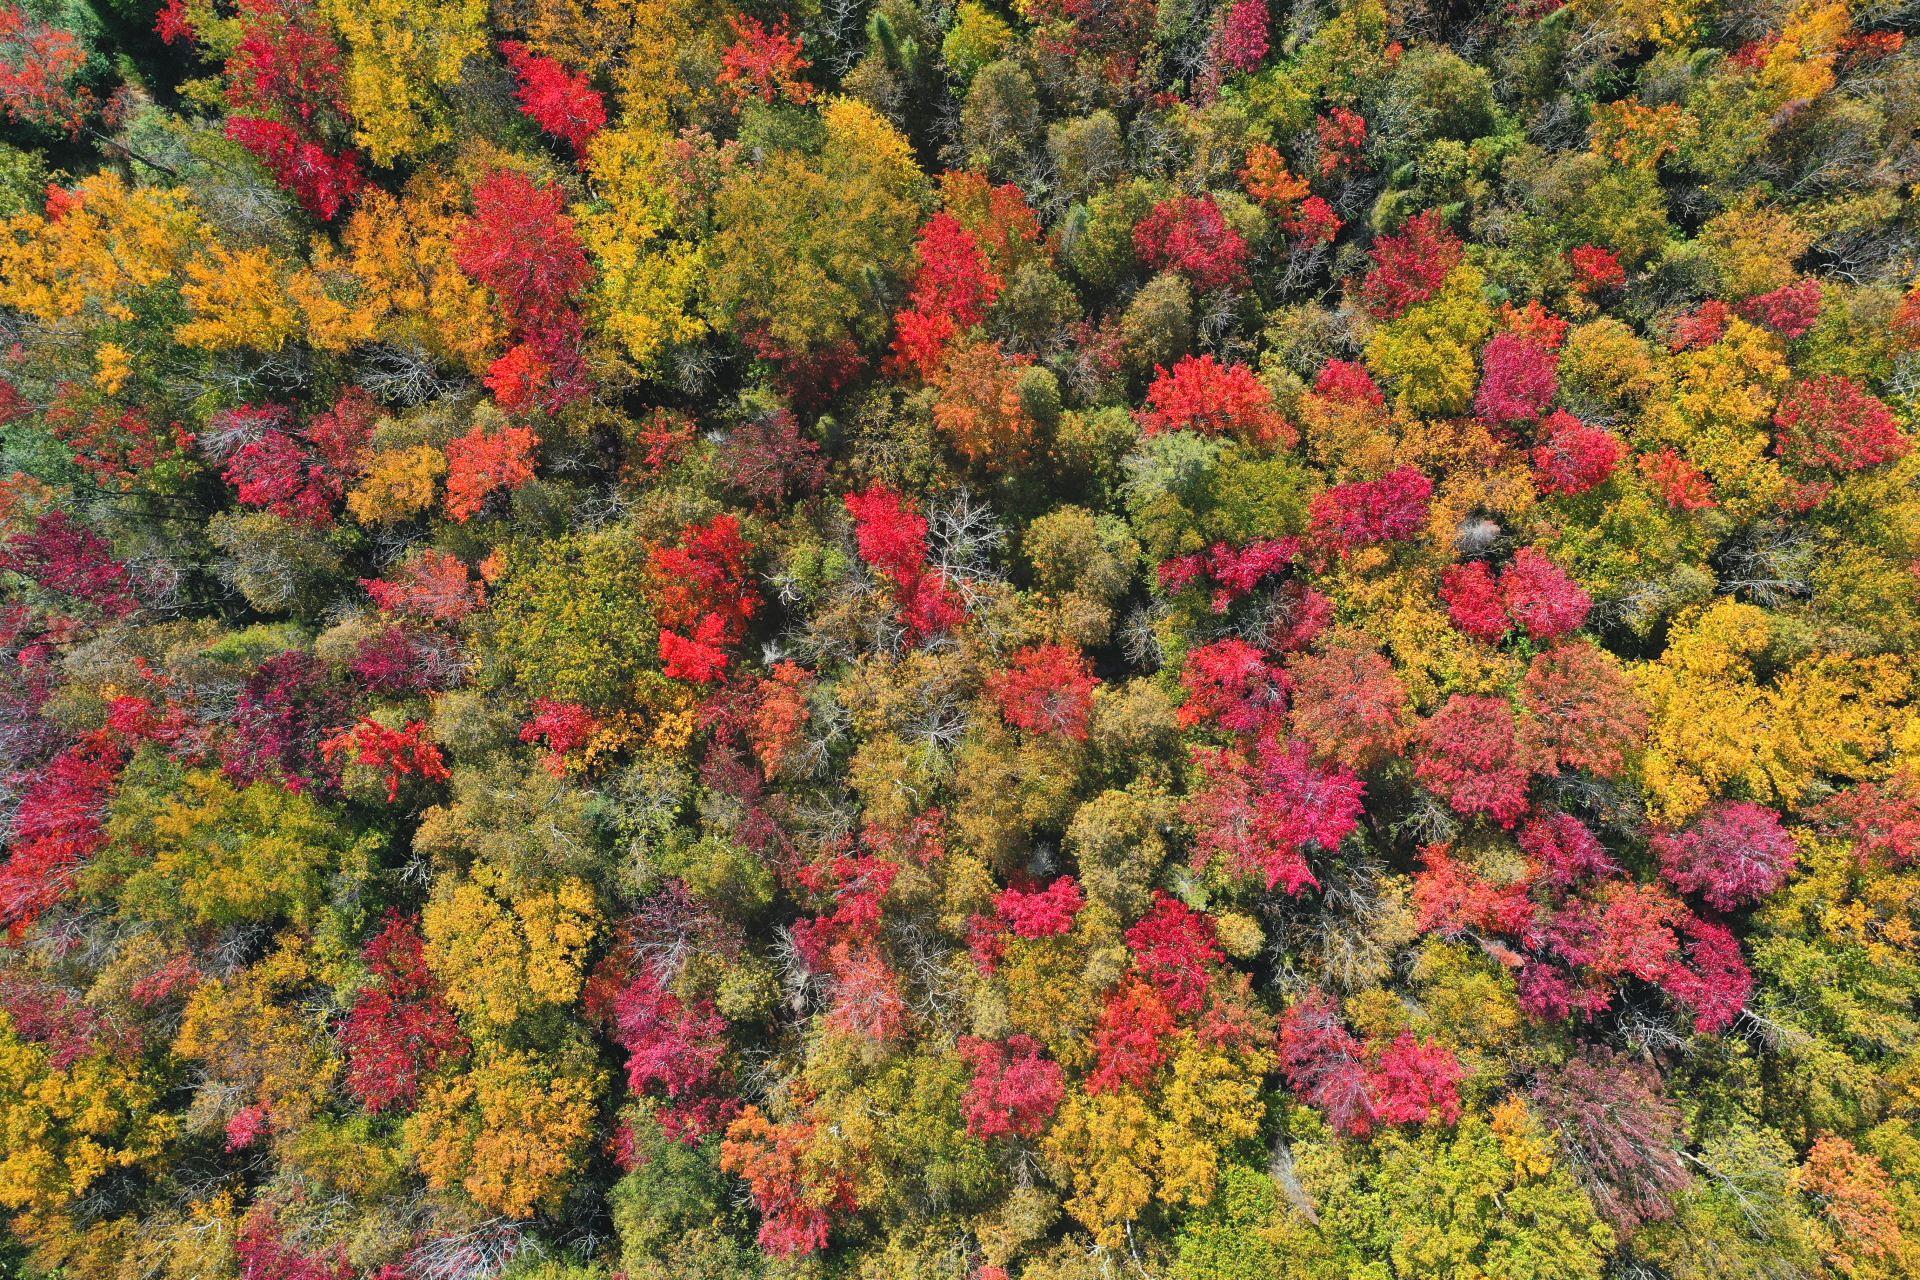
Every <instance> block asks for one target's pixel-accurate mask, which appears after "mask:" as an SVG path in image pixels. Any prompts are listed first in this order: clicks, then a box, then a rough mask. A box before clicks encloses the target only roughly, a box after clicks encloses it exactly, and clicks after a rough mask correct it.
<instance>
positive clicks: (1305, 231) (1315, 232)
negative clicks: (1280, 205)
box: [1280, 196, 1346, 245]
mask: <svg viewBox="0 0 1920 1280" xmlns="http://www.w3.org/2000/svg"><path fill="white" fill-rule="evenodd" d="M1345 225H1346V223H1345V221H1344V220H1343V219H1342V218H1341V217H1340V215H1339V214H1337V213H1335V212H1334V210H1333V206H1332V205H1330V204H1328V203H1327V202H1326V201H1325V200H1323V199H1321V198H1320V197H1319V196H1308V197H1307V198H1306V199H1304V200H1302V201H1301V202H1300V203H1299V205H1298V206H1296V207H1295V208H1293V209H1292V210H1290V211H1288V212H1286V213H1283V214H1281V215H1280V229H1281V230H1282V231H1285V232H1286V233H1287V234H1288V235H1290V236H1292V237H1293V238H1294V239H1296V240H1298V241H1300V242H1301V243H1302V244H1304V245H1317V244H1332V243H1333V239H1334V237H1335V236H1337V235H1339V234H1340V228H1341V227H1343V226H1345Z"/></svg>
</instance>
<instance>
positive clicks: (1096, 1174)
mask: <svg viewBox="0 0 1920 1280" xmlns="http://www.w3.org/2000/svg"><path fill="white" fill-rule="evenodd" d="M1272 1068H1273V1059H1272V1056H1271V1055H1270V1054H1269V1053H1268V1052H1267V1051H1266V1050H1264V1049H1259V1048H1250V1047H1248V1046H1246V1045H1245V1044H1244V1043H1243V1044H1239V1045H1237V1046H1234V1047H1228V1046H1227V1045H1223V1044H1218V1043H1213V1042H1210V1041H1209V1040H1207V1039H1206V1038H1204V1037H1202V1036H1201V1035H1200V1034H1199V1033H1198V1032H1196V1031H1193V1030H1191V1029H1189V1030H1184V1031H1181V1032H1180V1033H1179V1034H1178V1035H1177V1036H1175V1037H1174V1039H1173V1041H1172V1044H1171V1053H1170V1055H1169V1062H1168V1065H1167V1067H1166V1068H1164V1070H1165V1073H1166V1079H1165V1082H1164V1084H1162V1085H1161V1086H1160V1088H1159V1089H1158V1090H1157V1092H1156V1094H1155V1095H1152V1096H1149V1095H1143V1094H1142V1093H1140V1092H1139V1091H1138V1090H1135V1089H1132V1088H1125V1087H1123V1088H1120V1089H1117V1090H1114V1091H1112V1092H1104V1093H1093V1092H1074V1093H1071V1094H1070V1095H1069V1096H1068V1099H1067V1101H1066V1103H1065V1104H1064V1105H1062V1107H1061V1108H1060V1112H1059V1114H1058V1115H1057V1116H1056V1117H1055V1118H1054V1122H1053V1127H1052V1128H1051V1129H1050V1130H1049V1131H1048V1133H1047V1136H1046V1138H1045V1139H1044V1141H1043V1144H1042V1148H1041V1154H1042V1157H1043V1158H1044V1159H1045V1160H1046V1162H1047V1164H1048V1166H1049V1169H1050V1172H1051V1173H1052V1176H1053V1177H1054V1178H1055V1179H1056V1180H1057V1181H1058V1182H1060V1183H1061V1184H1063V1185H1064V1186H1066V1187H1068V1188H1070V1189H1071V1191H1072V1193H1073V1194H1072V1195H1071V1196H1070V1197H1068V1199H1067V1201H1066V1209H1067V1212H1068V1213H1070V1214H1072V1215H1073V1216H1074V1217H1075V1218H1077V1219H1079V1220H1080V1222H1081V1224H1082V1225H1084V1226H1085V1227H1086V1228H1087V1230H1088V1231H1089V1232H1091V1233H1092V1234H1093V1238H1094V1240H1095V1242H1096V1243H1098V1244H1101V1245H1104V1246H1106V1247H1107V1248H1119V1247H1121V1246H1122V1245H1123V1244H1124V1243H1125V1242H1126V1239H1127V1234H1126V1230H1127V1224H1128V1223H1129V1222H1131V1221H1132V1220H1133V1219H1134V1218H1136V1217H1138V1216H1139V1214H1140V1212H1141V1211H1142V1210H1143V1209H1145V1208H1146V1207H1147V1205H1148V1204H1149V1203H1150V1202H1152V1201H1154V1200H1158V1201H1160V1202H1161V1203H1162V1204H1165V1205H1169V1206H1176V1207H1177V1206H1186V1207H1194V1206H1198V1205H1202V1204H1205V1203H1206V1202H1207V1201H1208V1200H1210V1199H1212V1197H1213V1191H1214V1186H1215V1184H1216V1182H1217V1181H1218V1179H1219V1173H1220V1153H1221V1152H1222V1151H1224V1150H1225V1149H1226V1148H1228V1147H1230V1146H1232V1145H1233V1144H1234V1143H1236V1142H1243V1141H1245V1140H1247V1139H1249V1138H1251V1137H1253V1136H1255V1135H1256V1134H1257V1133H1258V1132H1259V1131H1260V1121H1261V1119H1262V1118H1263V1117H1264V1116H1265V1114H1266V1106H1265V1104H1264V1103H1263V1102H1262V1101H1261V1100H1260V1088H1261V1081H1262V1079H1263V1078H1264V1077H1265V1076H1266V1074H1267V1073H1268V1072H1269V1071H1271V1070H1272Z"/></svg>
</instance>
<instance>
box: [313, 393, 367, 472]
mask: <svg viewBox="0 0 1920 1280" xmlns="http://www.w3.org/2000/svg"><path fill="white" fill-rule="evenodd" d="M379 416H380V406H378V405H377V404H375V403H374V402H373V397H372V396H370V395H368V394H367V393H366V392H364V391H362V390H361V389H360V388H358V387H350V388H348V389H347V390H346V391H344V392H342V393H341V395H340V398H339V399H338V400H336V401H334V402H333V407H332V408H330V409H328V410H327V411H326V412H324V413H321V414H319V415H317V416H316V417H314V418H313V420H312V421H310V422H308V423H307V430H306V437H307V444H308V445H310V446H311V447H312V448H313V451H314V452H315V453H317V454H319V455H320V458H321V460H322V461H323V462H325V463H326V464H327V466H328V467H330V468H332V469H333V470H334V471H335V472H336V473H338V474H339V475H340V476H342V477H352V476H357V475H359V474H360V473H361V472H363V471H364V470H366V461H367V453H368V451H369V449H370V447H371V446H372V443H373V424H374V422H375V421H376V420H378V418H379Z"/></svg>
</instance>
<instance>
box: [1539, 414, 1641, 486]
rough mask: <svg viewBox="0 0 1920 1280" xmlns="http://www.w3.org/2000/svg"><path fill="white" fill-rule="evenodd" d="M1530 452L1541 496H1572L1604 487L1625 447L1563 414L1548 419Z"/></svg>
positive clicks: (1600, 429)
mask: <svg viewBox="0 0 1920 1280" xmlns="http://www.w3.org/2000/svg"><path fill="white" fill-rule="evenodd" d="M1543 425H1544V427H1545V430H1544V432H1543V433H1542V434H1541V437H1540V441H1539V443H1538V444H1536V445H1535V446H1534V449H1533V483H1534V485H1535V486H1536V487H1538V488H1539V490H1540V492H1541V493H1544V494H1552V495H1565V496H1572V495H1574V494H1579V493H1585V492H1586V491H1587V490H1589V489H1591V488H1593V487H1594V486H1596V485H1600V484H1605V483H1606V481H1607V479H1608V478H1609V477H1611V476H1612V475H1613V472H1614V468H1616V467H1618V466H1619V465H1620V460H1621V459H1622V458H1624V457H1625V456H1626V453H1627V447H1626V445H1624V444H1622V443H1621V442H1620V438H1619V437H1618V436H1616V435H1614V434H1613V433H1612V432H1611V431H1608V430H1607V429H1606V428H1604V427H1596V426H1592V425H1590V424H1588V423H1585V422H1582V421H1580V419H1578V418H1576V417H1574V416H1573V415H1572V414H1570V413H1568V412H1566V411H1565V410H1560V411H1558V412H1556V413H1553V414H1551V415H1549V416H1548V418H1547V420H1546V422H1545V423H1544V424H1543Z"/></svg>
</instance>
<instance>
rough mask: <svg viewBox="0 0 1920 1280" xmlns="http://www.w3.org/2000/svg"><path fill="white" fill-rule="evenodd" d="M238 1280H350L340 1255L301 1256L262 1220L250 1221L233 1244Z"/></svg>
mask: <svg viewBox="0 0 1920 1280" xmlns="http://www.w3.org/2000/svg"><path fill="white" fill-rule="evenodd" d="M233 1252H234V1254H235V1256H236V1257H238V1258H239V1260H240V1280H353V1266H352V1264H351V1263H349V1262H348V1261H347V1259H346V1257H345V1254H344V1252H343V1251H340V1250H335V1251H334V1254H333V1257H332V1258H330V1259H329V1258H322V1257H316V1256H313V1255H311V1254H305V1253H302V1252H300V1250H298V1249H296V1248H294V1247H293V1246H292V1245H290V1244H288V1243H287V1242H286V1241H285V1240H283V1239H281V1238H280V1233H279V1232H278V1231H277V1230H275V1229H274V1228H273V1227H272V1226H271V1225H270V1224H269V1223H268V1222H267V1221H265V1220H264V1219H256V1220H253V1221H250V1222H249V1223H248V1224H247V1226H246V1227H245V1229H243V1230H242V1231H241V1232H240V1234H239V1236H238V1237H237V1238H236V1239H235V1240H234V1242H233Z"/></svg>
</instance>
